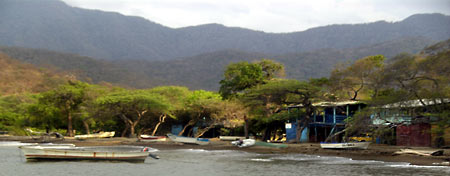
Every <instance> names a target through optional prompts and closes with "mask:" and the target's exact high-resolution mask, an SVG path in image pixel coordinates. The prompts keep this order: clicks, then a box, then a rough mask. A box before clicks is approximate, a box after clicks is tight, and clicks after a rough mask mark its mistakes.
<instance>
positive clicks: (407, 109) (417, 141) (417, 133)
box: [372, 99, 450, 147]
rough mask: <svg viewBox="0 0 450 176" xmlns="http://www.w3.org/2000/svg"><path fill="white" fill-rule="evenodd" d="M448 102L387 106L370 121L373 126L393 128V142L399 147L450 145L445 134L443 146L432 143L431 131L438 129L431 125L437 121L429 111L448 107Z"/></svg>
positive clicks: (399, 103) (403, 102) (434, 100)
mask: <svg viewBox="0 0 450 176" xmlns="http://www.w3.org/2000/svg"><path fill="white" fill-rule="evenodd" d="M449 102H450V99H422V100H409V101H402V102H397V103H392V104H387V105H384V106H382V107H380V108H379V111H378V112H377V113H376V114H373V116H372V121H373V124H374V125H390V126H393V127H395V142H396V145H399V146H420V147H430V146H436V145H450V141H449V140H450V139H445V138H446V137H447V138H448V135H447V134H444V139H442V140H443V142H444V143H443V144H435V143H433V141H436V140H437V135H436V134H433V131H435V130H433V129H436V128H438V126H437V125H433V124H434V123H436V122H437V121H438V120H439V119H438V118H437V117H434V116H432V115H431V114H433V113H430V110H431V109H434V108H436V106H444V107H448V105H449ZM448 131H449V130H448V129H447V130H445V132H448ZM433 139H434V140H433Z"/></svg>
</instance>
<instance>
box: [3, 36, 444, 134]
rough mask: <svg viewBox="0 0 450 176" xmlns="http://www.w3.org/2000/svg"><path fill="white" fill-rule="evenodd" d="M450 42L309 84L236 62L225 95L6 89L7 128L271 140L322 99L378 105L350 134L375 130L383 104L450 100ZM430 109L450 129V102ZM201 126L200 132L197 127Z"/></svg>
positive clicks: (66, 86)
mask: <svg viewBox="0 0 450 176" xmlns="http://www.w3.org/2000/svg"><path fill="white" fill-rule="evenodd" d="M449 44H450V41H445V42H442V43H439V44H437V45H435V46H431V47H429V48H427V49H426V50H425V51H427V52H425V51H424V52H422V54H420V55H409V54H401V55H397V56H396V57H394V58H392V59H390V60H386V58H385V57H384V56H382V55H374V56H367V57H364V58H361V59H359V60H357V61H355V62H354V63H352V64H349V65H336V67H335V70H334V71H333V72H332V74H331V76H330V77H329V78H320V79H310V80H308V81H298V80H294V79H285V78H282V77H283V75H284V74H283V73H284V68H285V67H284V66H283V64H281V63H278V62H275V61H272V60H267V59H263V60H259V61H255V62H247V61H241V62H235V63H231V64H229V65H228V66H227V67H226V69H225V71H224V78H223V80H221V81H220V85H221V89H220V92H219V93H216V92H211V91H205V90H195V91H193V90H189V89H188V88H186V87H180V86H163V87H155V88H151V89H126V88H121V87H114V86H105V85H96V84H88V83H85V82H81V81H78V80H75V79H66V80H65V81H64V82H62V83H61V82H59V83H58V84H57V86H53V87H54V88H51V89H47V90H42V91H38V92H36V91H33V90H27V91H22V92H20V93H15V94H6V93H5V92H2V95H3V96H1V97H0V130H7V131H10V132H11V133H12V134H23V133H24V131H23V129H25V128H30V127H32V128H34V129H40V130H42V131H44V130H46V131H56V130H59V131H61V129H66V131H67V132H66V133H65V134H66V135H69V136H73V135H74V134H76V133H90V132H92V131H100V130H103V131H112V130H113V131H118V132H119V135H121V136H137V135H139V134H142V133H148V134H153V135H155V134H159V135H164V134H166V133H167V132H169V131H170V127H171V125H173V124H182V125H183V130H182V131H181V132H180V133H179V135H188V136H197V137H198V136H204V135H205V134H207V133H208V131H211V130H216V131H220V134H221V135H230V134H235V135H236V134H237V135H242V134H243V133H244V134H246V135H248V134H253V135H258V136H260V137H261V138H263V139H269V138H270V137H271V136H272V135H274V133H276V131H278V130H280V129H282V128H283V124H284V122H285V121H286V120H288V119H291V120H292V119H295V117H293V116H292V114H290V113H286V111H284V109H285V108H286V106H288V105H292V104H301V105H302V106H303V107H304V108H303V109H302V110H301V112H298V113H301V114H302V116H301V117H302V118H300V119H297V122H298V123H297V125H298V127H297V129H298V132H301V130H302V129H303V128H304V127H306V126H307V124H308V123H309V122H310V120H311V117H312V113H313V112H314V110H315V108H316V107H314V106H312V104H313V103H314V102H319V101H340V100H349V99H353V100H361V101H365V102H366V103H367V104H368V105H369V106H371V107H375V108H366V109H367V111H362V112H361V113H359V114H358V115H357V116H354V117H353V118H352V119H349V120H348V122H349V123H348V125H347V129H346V130H345V132H347V134H349V135H351V134H354V133H360V132H362V131H361V129H370V128H367V127H370V124H369V123H368V119H369V116H370V114H373V113H374V112H376V111H377V108H376V107H379V106H380V105H385V104H389V103H395V102H400V101H407V100H416V99H418V100H421V103H423V104H425V103H424V101H425V100H432V101H434V102H439V101H440V102H446V101H448V99H449V98H450V88H449V84H450V79H449V78H450V72H449V70H450V69H449V68H450V65H449V64H450V62H449V61H450V51H449V50H448V49H445V48H448V46H449ZM442 48H444V49H442ZM433 51H435V52H433ZM19 80H20V79H17V80H10V81H11V82H17V81H19ZM5 90H9V89H5ZM426 107H427V110H426V111H424V112H423V114H420V113H422V112H416V113H419V116H427V115H428V116H429V115H432V116H434V117H436V118H437V120H435V121H434V122H433V123H435V124H437V125H438V126H439V129H438V130H437V131H436V133H437V134H438V136H439V135H442V131H443V130H444V129H446V128H449V127H450V118H449V116H448V114H450V113H449V112H448V111H449V109H450V108H449V104H448V103H439V104H438V105H437V106H431V107H429V108H428V106H426ZM295 114H297V113H295ZM194 126H196V127H198V130H193V129H194V128H193V127H194ZM362 126H364V127H365V128H361V127H362ZM219 129H220V130H219ZM377 130H381V129H380V128H377ZM194 132H195V133H194ZM298 136H300V135H298ZM297 140H299V139H297Z"/></svg>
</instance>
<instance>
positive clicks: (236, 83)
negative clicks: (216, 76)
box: [219, 59, 284, 99]
mask: <svg viewBox="0 0 450 176" xmlns="http://www.w3.org/2000/svg"><path fill="white" fill-rule="evenodd" d="M283 75H284V66H283V65H282V64H280V63H277V62H274V61H271V60H267V59H263V60H261V61H259V62H255V63H248V62H246V61H242V62H238V63H233V64H230V65H228V66H227V68H226V70H225V72H224V79H223V80H221V81H220V90H219V92H220V94H221V95H222V97H224V98H225V99H228V98H230V97H233V96H235V95H236V94H237V93H239V92H241V91H243V90H245V89H247V88H251V87H254V86H256V85H259V84H264V83H266V82H267V81H268V80H272V79H273V78H275V76H283Z"/></svg>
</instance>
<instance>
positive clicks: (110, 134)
mask: <svg viewBox="0 0 450 176" xmlns="http://www.w3.org/2000/svg"><path fill="white" fill-rule="evenodd" d="M115 134H116V132H115V131H109V132H99V133H94V134H84V135H75V139H91V138H112V137H114V135H115Z"/></svg>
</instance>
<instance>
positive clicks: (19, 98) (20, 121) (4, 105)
mask: <svg viewBox="0 0 450 176" xmlns="http://www.w3.org/2000/svg"><path fill="white" fill-rule="evenodd" d="M35 101H37V99H36V97H35V96H34V95H33V94H31V95H29V94H22V95H8V96H0V130H1V131H3V130H5V131H10V132H16V133H19V134H20V131H21V128H22V127H23V125H25V123H26V120H28V118H27V117H28V113H27V110H28V106H30V104H34V103H35Z"/></svg>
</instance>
